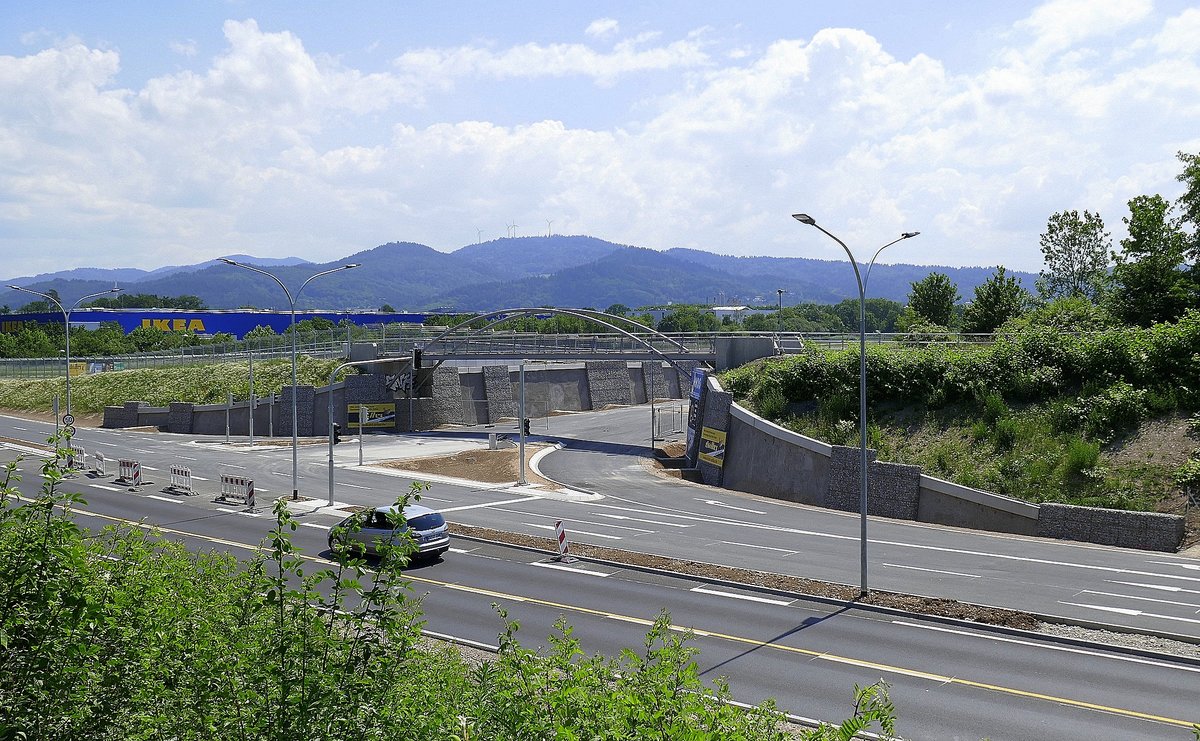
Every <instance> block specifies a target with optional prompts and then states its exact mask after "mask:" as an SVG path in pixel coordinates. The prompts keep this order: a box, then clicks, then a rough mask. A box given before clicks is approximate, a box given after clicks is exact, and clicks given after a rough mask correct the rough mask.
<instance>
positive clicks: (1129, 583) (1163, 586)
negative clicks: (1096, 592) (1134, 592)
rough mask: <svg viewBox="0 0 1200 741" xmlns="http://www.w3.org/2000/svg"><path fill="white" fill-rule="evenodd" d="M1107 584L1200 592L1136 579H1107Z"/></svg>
mask: <svg viewBox="0 0 1200 741" xmlns="http://www.w3.org/2000/svg"><path fill="white" fill-rule="evenodd" d="M1104 582H1105V583H1106V584H1122V585H1124V586H1127V587H1141V588H1142V589H1157V590H1158V591H1160V592H1186V593H1187V594H1200V589H1184V588H1183V587H1175V586H1171V585H1170V584H1141V583H1139V582H1136V581H1116V580H1115V579H1105V580H1104Z"/></svg>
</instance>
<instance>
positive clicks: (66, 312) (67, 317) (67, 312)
mask: <svg viewBox="0 0 1200 741" xmlns="http://www.w3.org/2000/svg"><path fill="white" fill-rule="evenodd" d="M9 288H11V289H12V290H14V291H24V292H25V293H32V294H33V295H34V296H41V297H42V298H44V299H45V300H47V301H53V302H54V305H55V306H57V307H58V310H59V311H61V312H62V315H63V330H64V331H65V334H66V337H67V339H66V343H67V344H66V348H67V416H68V417H72V416H74V415H72V414H71V312H72V311H75V309H77V308H79V305H80V304H82V303H83V302H84V301H87V300H88V299H89V298H97V297H99V296H103V295H105V294H108V293H120V292H121V289H120V288H117V287H116V286H113V287H112V288H110V289H108V290H107V291H97V292H95V293H89V294H88V295H86V296H81V297H80V298H79V300H78V301H76V302H75V303H73V304H71V308H69V309H67V308H64V307H63V305H62V303H61V302H60V301H59V300H58V299H56V298H54V297H53V296H51V295H50V294H47V293H41V292H38V291H34V290H31V289H29V288H22V287H21V286H13V285H10V286H9Z"/></svg>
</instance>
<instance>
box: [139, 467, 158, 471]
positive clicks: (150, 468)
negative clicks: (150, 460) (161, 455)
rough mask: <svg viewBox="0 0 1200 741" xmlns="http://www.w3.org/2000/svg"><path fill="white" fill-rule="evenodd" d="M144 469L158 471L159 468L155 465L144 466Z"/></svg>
mask: <svg viewBox="0 0 1200 741" xmlns="http://www.w3.org/2000/svg"><path fill="white" fill-rule="evenodd" d="M142 470H143V471H157V470H159V469H157V468H155V467H154V466H142Z"/></svg>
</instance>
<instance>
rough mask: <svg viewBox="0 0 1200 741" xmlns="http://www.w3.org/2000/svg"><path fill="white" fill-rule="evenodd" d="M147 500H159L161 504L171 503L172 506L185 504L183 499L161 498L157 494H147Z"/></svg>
mask: <svg viewBox="0 0 1200 741" xmlns="http://www.w3.org/2000/svg"><path fill="white" fill-rule="evenodd" d="M146 498H147V499H157V500H158V501H160V502H171V503H172V504H183V500H182V499H172V498H171V497H160V496H159V495H157V494H147V495H146Z"/></svg>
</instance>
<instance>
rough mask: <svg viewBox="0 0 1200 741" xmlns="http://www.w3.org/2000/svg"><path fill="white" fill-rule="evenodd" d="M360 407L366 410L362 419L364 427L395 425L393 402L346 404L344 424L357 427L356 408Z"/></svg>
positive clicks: (353, 428) (394, 405)
mask: <svg viewBox="0 0 1200 741" xmlns="http://www.w3.org/2000/svg"><path fill="white" fill-rule="evenodd" d="M360 408H365V409H366V412H367V414H366V417H364V418H363V420H362V426H363V427H364V428H371V427H395V426H396V404H395V402H389V403H387V404H347V405H346V426H347V427H349V428H350V429H352V430H357V429H358V410H359V409H360Z"/></svg>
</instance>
